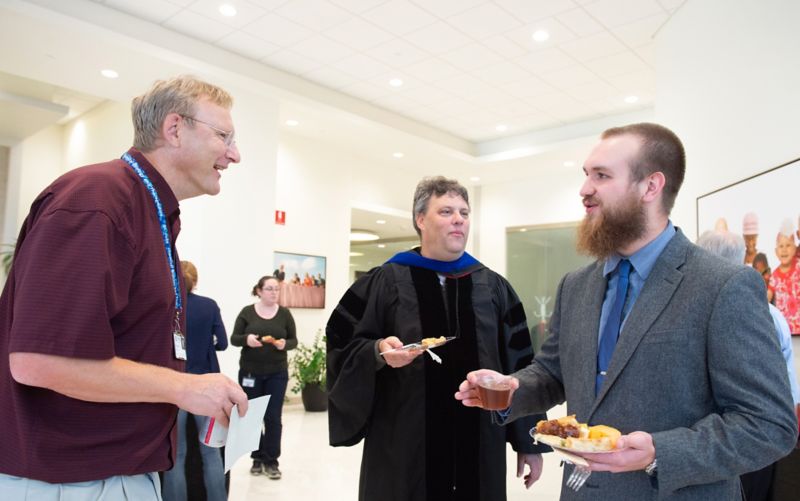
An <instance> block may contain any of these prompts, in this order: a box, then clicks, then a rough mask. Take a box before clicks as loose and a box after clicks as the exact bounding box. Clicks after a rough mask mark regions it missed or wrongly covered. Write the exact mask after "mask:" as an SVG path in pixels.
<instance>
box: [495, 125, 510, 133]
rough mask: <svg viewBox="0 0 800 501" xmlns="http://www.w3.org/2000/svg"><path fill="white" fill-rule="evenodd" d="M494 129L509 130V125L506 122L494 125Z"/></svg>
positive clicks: (499, 130)
mask: <svg viewBox="0 0 800 501" xmlns="http://www.w3.org/2000/svg"><path fill="white" fill-rule="evenodd" d="M494 130H496V131H497V132H505V131H507V130H508V125H506V124H497V125H496V126H495V127H494Z"/></svg>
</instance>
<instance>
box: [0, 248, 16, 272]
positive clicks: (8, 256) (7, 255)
mask: <svg viewBox="0 0 800 501" xmlns="http://www.w3.org/2000/svg"><path fill="white" fill-rule="evenodd" d="M15 247H16V246H15V244H0V248H2V249H3V250H2V251H0V256H2V257H0V262H2V265H3V272H4V275H5V276H8V272H9V271H10V270H11V261H13V260H14V248H15Z"/></svg>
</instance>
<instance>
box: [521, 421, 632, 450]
mask: <svg viewBox="0 0 800 501" xmlns="http://www.w3.org/2000/svg"><path fill="white" fill-rule="evenodd" d="M530 435H531V437H533V439H534V440H536V442H537V443H542V444H545V445H549V446H550V447H553V448H554V449H558V450H560V451H563V452H568V453H577V454H581V453H585V452H591V453H607V452H617V451H619V450H621V449H617V439H619V437H620V436H622V434H621V433H620V431H619V430H617V429H616V428H612V427H611V426H606V425H597V426H589V425H587V424H586V423H579V422H578V421H577V420H576V419H575V415H571V416H565V417H562V418H558V419H552V420H550V421H539V422H538V423H537V424H536V427H535V428H531V431H530Z"/></svg>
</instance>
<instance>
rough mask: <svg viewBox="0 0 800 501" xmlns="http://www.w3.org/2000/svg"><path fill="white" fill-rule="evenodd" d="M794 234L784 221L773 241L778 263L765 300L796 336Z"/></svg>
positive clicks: (798, 276)
mask: <svg viewBox="0 0 800 501" xmlns="http://www.w3.org/2000/svg"><path fill="white" fill-rule="evenodd" d="M794 234H795V229H794V227H793V226H792V221H791V220H789V219H787V220H785V221H784V222H783V224H782V225H781V229H780V231H779V232H778V236H777V237H776V239H775V255H776V256H777V257H778V261H779V262H780V263H779V264H778V266H776V267H775V269H774V270H772V276H771V277H770V279H769V287H768V289H767V294H768V295H767V298H768V299H769V301H770V302H774V304H775V306H776V307H777V308H778V309H779V310H781V313H783V316H784V317H786V321H787V322H789V330H791V331H792V334H793V335H796V334H800V258H798V257H797V256H796V255H795V254H796V252H797V245H796V244H795V241H794Z"/></svg>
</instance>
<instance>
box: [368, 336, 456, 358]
mask: <svg viewBox="0 0 800 501" xmlns="http://www.w3.org/2000/svg"><path fill="white" fill-rule="evenodd" d="M453 339H455V336H450V337H444V336H440V337H426V338H425V339H422V340H421V341H420V342H418V343H409V344H406V345H403V346H401V347H400V348H394V349H391V350H386V351H382V352H381V353H380V354H381V355H383V354H386V353H392V352H393V351H411V350H430V349H431V348H438V347H440V346H442V345H444V344H447V343H449V342H450V341H452V340H453Z"/></svg>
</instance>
